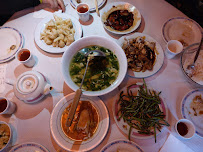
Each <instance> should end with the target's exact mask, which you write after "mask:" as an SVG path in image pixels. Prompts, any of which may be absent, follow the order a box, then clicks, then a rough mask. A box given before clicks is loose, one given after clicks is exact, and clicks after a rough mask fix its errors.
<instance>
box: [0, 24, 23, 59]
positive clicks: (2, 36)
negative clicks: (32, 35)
mask: <svg viewBox="0 0 203 152" xmlns="http://www.w3.org/2000/svg"><path fill="white" fill-rule="evenodd" d="M12 45H15V46H16V47H15V49H13V50H11V49H10V47H11V46H12ZM0 46H1V49H0V63H3V62H6V61H9V60H11V59H12V58H13V57H14V56H15V54H16V52H17V51H18V50H20V49H21V48H22V46H23V37H22V34H21V33H20V32H19V31H18V30H16V29H15V28H12V27H0Z"/></svg>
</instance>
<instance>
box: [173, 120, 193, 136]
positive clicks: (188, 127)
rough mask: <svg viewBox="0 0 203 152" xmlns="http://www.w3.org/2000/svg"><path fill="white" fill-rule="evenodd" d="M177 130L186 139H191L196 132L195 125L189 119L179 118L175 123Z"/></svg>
mask: <svg viewBox="0 0 203 152" xmlns="http://www.w3.org/2000/svg"><path fill="white" fill-rule="evenodd" d="M175 130H176V132H177V134H178V135H179V136H180V137H182V138H184V139H190V138H192V137H193V136H194V134H195V126H194V124H193V123H192V122H191V121H190V120H188V119H180V120H178V121H177V122H176V124H175Z"/></svg>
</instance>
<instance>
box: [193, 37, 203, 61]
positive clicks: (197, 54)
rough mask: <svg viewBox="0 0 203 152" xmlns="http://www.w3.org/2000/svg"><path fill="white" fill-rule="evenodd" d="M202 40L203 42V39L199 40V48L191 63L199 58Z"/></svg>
mask: <svg viewBox="0 0 203 152" xmlns="http://www.w3.org/2000/svg"><path fill="white" fill-rule="evenodd" d="M202 40H203V38H202V39H201V42H200V44H199V47H198V50H197V53H196V55H195V58H194V62H193V63H195V61H196V60H197V57H198V56H199V52H200V50H201V46H202Z"/></svg>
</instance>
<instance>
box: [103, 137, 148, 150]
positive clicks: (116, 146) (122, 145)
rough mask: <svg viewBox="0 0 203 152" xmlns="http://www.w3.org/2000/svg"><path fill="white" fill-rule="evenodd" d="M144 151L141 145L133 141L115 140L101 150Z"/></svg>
mask: <svg viewBox="0 0 203 152" xmlns="http://www.w3.org/2000/svg"><path fill="white" fill-rule="evenodd" d="M117 151H123V152H144V151H143V150H142V148H140V146H138V145H137V144H136V143H133V142H132V141H127V140H115V141H113V142H111V143H109V144H107V145H106V146H104V147H103V148H102V150H101V151H100V152H117Z"/></svg>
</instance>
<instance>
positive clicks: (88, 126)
mask: <svg viewBox="0 0 203 152" xmlns="http://www.w3.org/2000/svg"><path fill="white" fill-rule="evenodd" d="M70 107H71V104H70V105H69V106H68V107H67V108H66V109H65V110H64V112H63V114H62V116H61V126H62V130H63V132H64V133H65V135H66V136H67V137H68V138H70V139H72V140H75V141H85V140H88V139H89V138H91V137H92V136H93V134H94V133H95V132H96V130H97V127H98V124H99V115H98V112H97V110H96V108H95V107H94V106H93V105H92V104H91V103H90V102H89V101H79V103H78V106H77V109H76V113H75V115H74V118H73V122H72V124H71V126H70V127H69V128H68V127H67V126H66V121H67V117H68V113H69V110H70ZM87 111H88V112H87ZM82 113H86V114H82ZM81 115H83V116H81ZM84 115H85V116H84ZM81 117H83V119H82V120H81ZM85 122H87V123H85Z"/></svg>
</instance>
